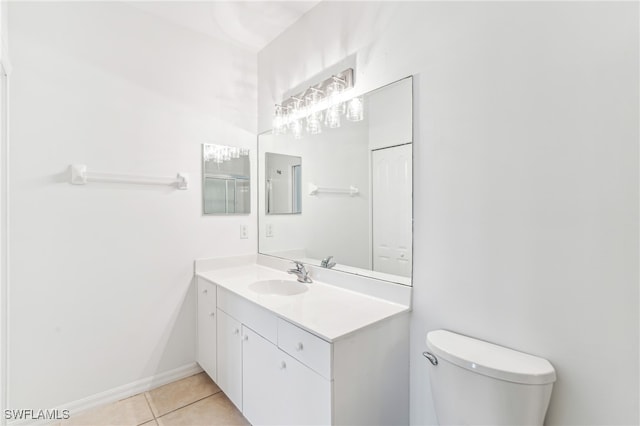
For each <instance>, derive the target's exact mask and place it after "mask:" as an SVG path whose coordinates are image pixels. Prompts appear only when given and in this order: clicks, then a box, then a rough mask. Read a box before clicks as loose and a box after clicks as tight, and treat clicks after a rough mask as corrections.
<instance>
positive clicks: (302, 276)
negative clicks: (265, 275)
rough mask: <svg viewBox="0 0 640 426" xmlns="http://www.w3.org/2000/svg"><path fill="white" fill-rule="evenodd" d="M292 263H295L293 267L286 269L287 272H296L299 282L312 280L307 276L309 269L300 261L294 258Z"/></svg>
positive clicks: (309, 282) (308, 282)
mask: <svg viewBox="0 0 640 426" xmlns="http://www.w3.org/2000/svg"><path fill="white" fill-rule="evenodd" d="M293 263H294V264H295V265H296V267H295V268H293V269H289V270H288V271H287V273H288V274H296V275H297V276H298V281H299V282H301V283H307V284H311V283H312V282H313V280H312V279H311V277H310V276H309V271H307V268H305V267H304V264H303V263H302V262H299V261H297V260H294V261H293Z"/></svg>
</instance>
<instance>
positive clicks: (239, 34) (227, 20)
mask: <svg viewBox="0 0 640 426" xmlns="http://www.w3.org/2000/svg"><path fill="white" fill-rule="evenodd" d="M318 3H319V1H143V2H128V3H127V4H129V5H131V6H133V7H136V8H137V9H140V10H143V11H145V12H148V13H150V14H153V15H155V16H157V17H160V18H163V19H165V20H167V21H170V22H172V23H174V24H177V25H180V26H182V27H185V28H188V29H191V30H194V31H197V32H200V33H203V34H206V35H208V36H211V37H214V38H216V39H219V40H224V41H228V42H231V43H234V44H237V45H240V46H242V47H244V48H246V49H249V50H251V51H253V52H258V51H260V50H261V49H262V48H263V47H265V46H266V45H267V44H269V42H271V41H272V40H273V39H275V38H276V37H277V36H278V35H280V33H282V32H283V31H284V30H285V29H286V28H288V27H289V26H291V25H292V24H293V23H294V22H296V21H297V20H298V19H299V18H300V17H301V16H302V15H304V14H305V13H306V12H307V11H308V10H309V9H311V8H312V7H314V6H315V5H316V4H318Z"/></svg>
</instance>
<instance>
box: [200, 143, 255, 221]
mask: <svg viewBox="0 0 640 426" xmlns="http://www.w3.org/2000/svg"><path fill="white" fill-rule="evenodd" d="M249 167H250V164H249V149H248V148H238V147H232V146H226V145H214V144H203V145H202V212H203V214H206V215H231V214H249V213H250V212H251V189H250V187H251V179H250V170H249Z"/></svg>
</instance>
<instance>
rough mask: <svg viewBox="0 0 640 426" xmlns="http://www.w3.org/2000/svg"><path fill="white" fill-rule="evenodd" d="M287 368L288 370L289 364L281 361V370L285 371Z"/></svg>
mask: <svg viewBox="0 0 640 426" xmlns="http://www.w3.org/2000/svg"><path fill="white" fill-rule="evenodd" d="M285 368H287V363H286V362H284V361H280V370H284V369H285Z"/></svg>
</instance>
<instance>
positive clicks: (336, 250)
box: [258, 77, 413, 285]
mask: <svg viewBox="0 0 640 426" xmlns="http://www.w3.org/2000/svg"><path fill="white" fill-rule="evenodd" d="M412 85H413V83H412V78H411V77H409V78H406V79H403V80H400V81H398V82H395V83H392V84H390V85H388V86H385V87H382V88H380V89H377V90H374V91H372V92H369V93H367V94H365V95H363V96H362V97H361V98H360V99H361V100H362V112H363V116H364V119H363V120H361V121H349V120H342V123H341V125H340V127H337V128H331V127H329V126H326V127H323V128H322V130H321V133H320V134H308V133H303V134H302V137H300V135H299V134H295V135H294V134H293V133H291V132H287V133H284V134H277V135H276V134H273V133H272V132H268V133H265V134H262V135H260V136H259V139H258V162H259V164H258V170H259V175H258V179H259V182H258V188H259V197H258V203H259V218H258V220H259V241H258V243H259V251H260V253H262V254H268V255H273V256H278V257H283V258H287V259H291V260H293V259H296V260H301V261H303V262H305V263H310V264H314V265H317V266H322V267H327V268H334V269H336V270H340V271H344V272H349V273H354V274H358V275H365V276H370V277H375V278H378V279H382V280H387V281H392V282H396V283H401V284H405V285H411V273H412V224H413V216H412V208H413V201H412V191H413V180H412V158H413V157H412V142H413V141H412V138H413V125H412V115H413V110H412V102H413V101H412V87H413V86H412ZM316 118H317V117H316ZM325 122H326V120H325ZM294 159H295V160H294ZM285 160H286V161H285ZM298 160H299V164H302V162H304V168H302V167H300V168H299V170H298V172H299V176H298V177H295V176H294V174H293V173H295V172H289V170H291V168H293V167H294V166H295V164H298ZM274 161H275V162H276V163H277V162H278V161H282V162H283V164H285V165H286V166H287V169H286V170H287V171H286V172H285V169H284V166H283V167H274V164H275V163H274ZM278 170H279V171H280V174H278ZM277 178H280V179H282V183H281V188H282V191H279V190H278V189H275V190H274V185H273V182H274V179H277ZM296 179H298V180H297V181H296ZM269 180H271V182H272V184H271V185H269V183H268V181H269ZM294 181H295V182H296V183H295V184H294V183H293V182H294ZM285 182H286V184H285ZM294 187H295V190H294ZM262 191H264V193H263V192H262ZM279 194H282V195H281V196H282V198H283V199H284V200H286V201H282V202H281V203H282V205H283V208H282V211H281V213H294V212H295V213H298V214H286V215H285V214H274V213H276V210H277V209H278V208H277V207H276V205H277V204H278V202H277V200H276V197H277V196H279ZM296 194H299V195H296ZM296 197H299V203H298V207H300V206H301V205H302V204H304V209H302V208H300V209H298V210H295V205H296V201H294V200H296ZM285 206H286V207H285Z"/></svg>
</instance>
